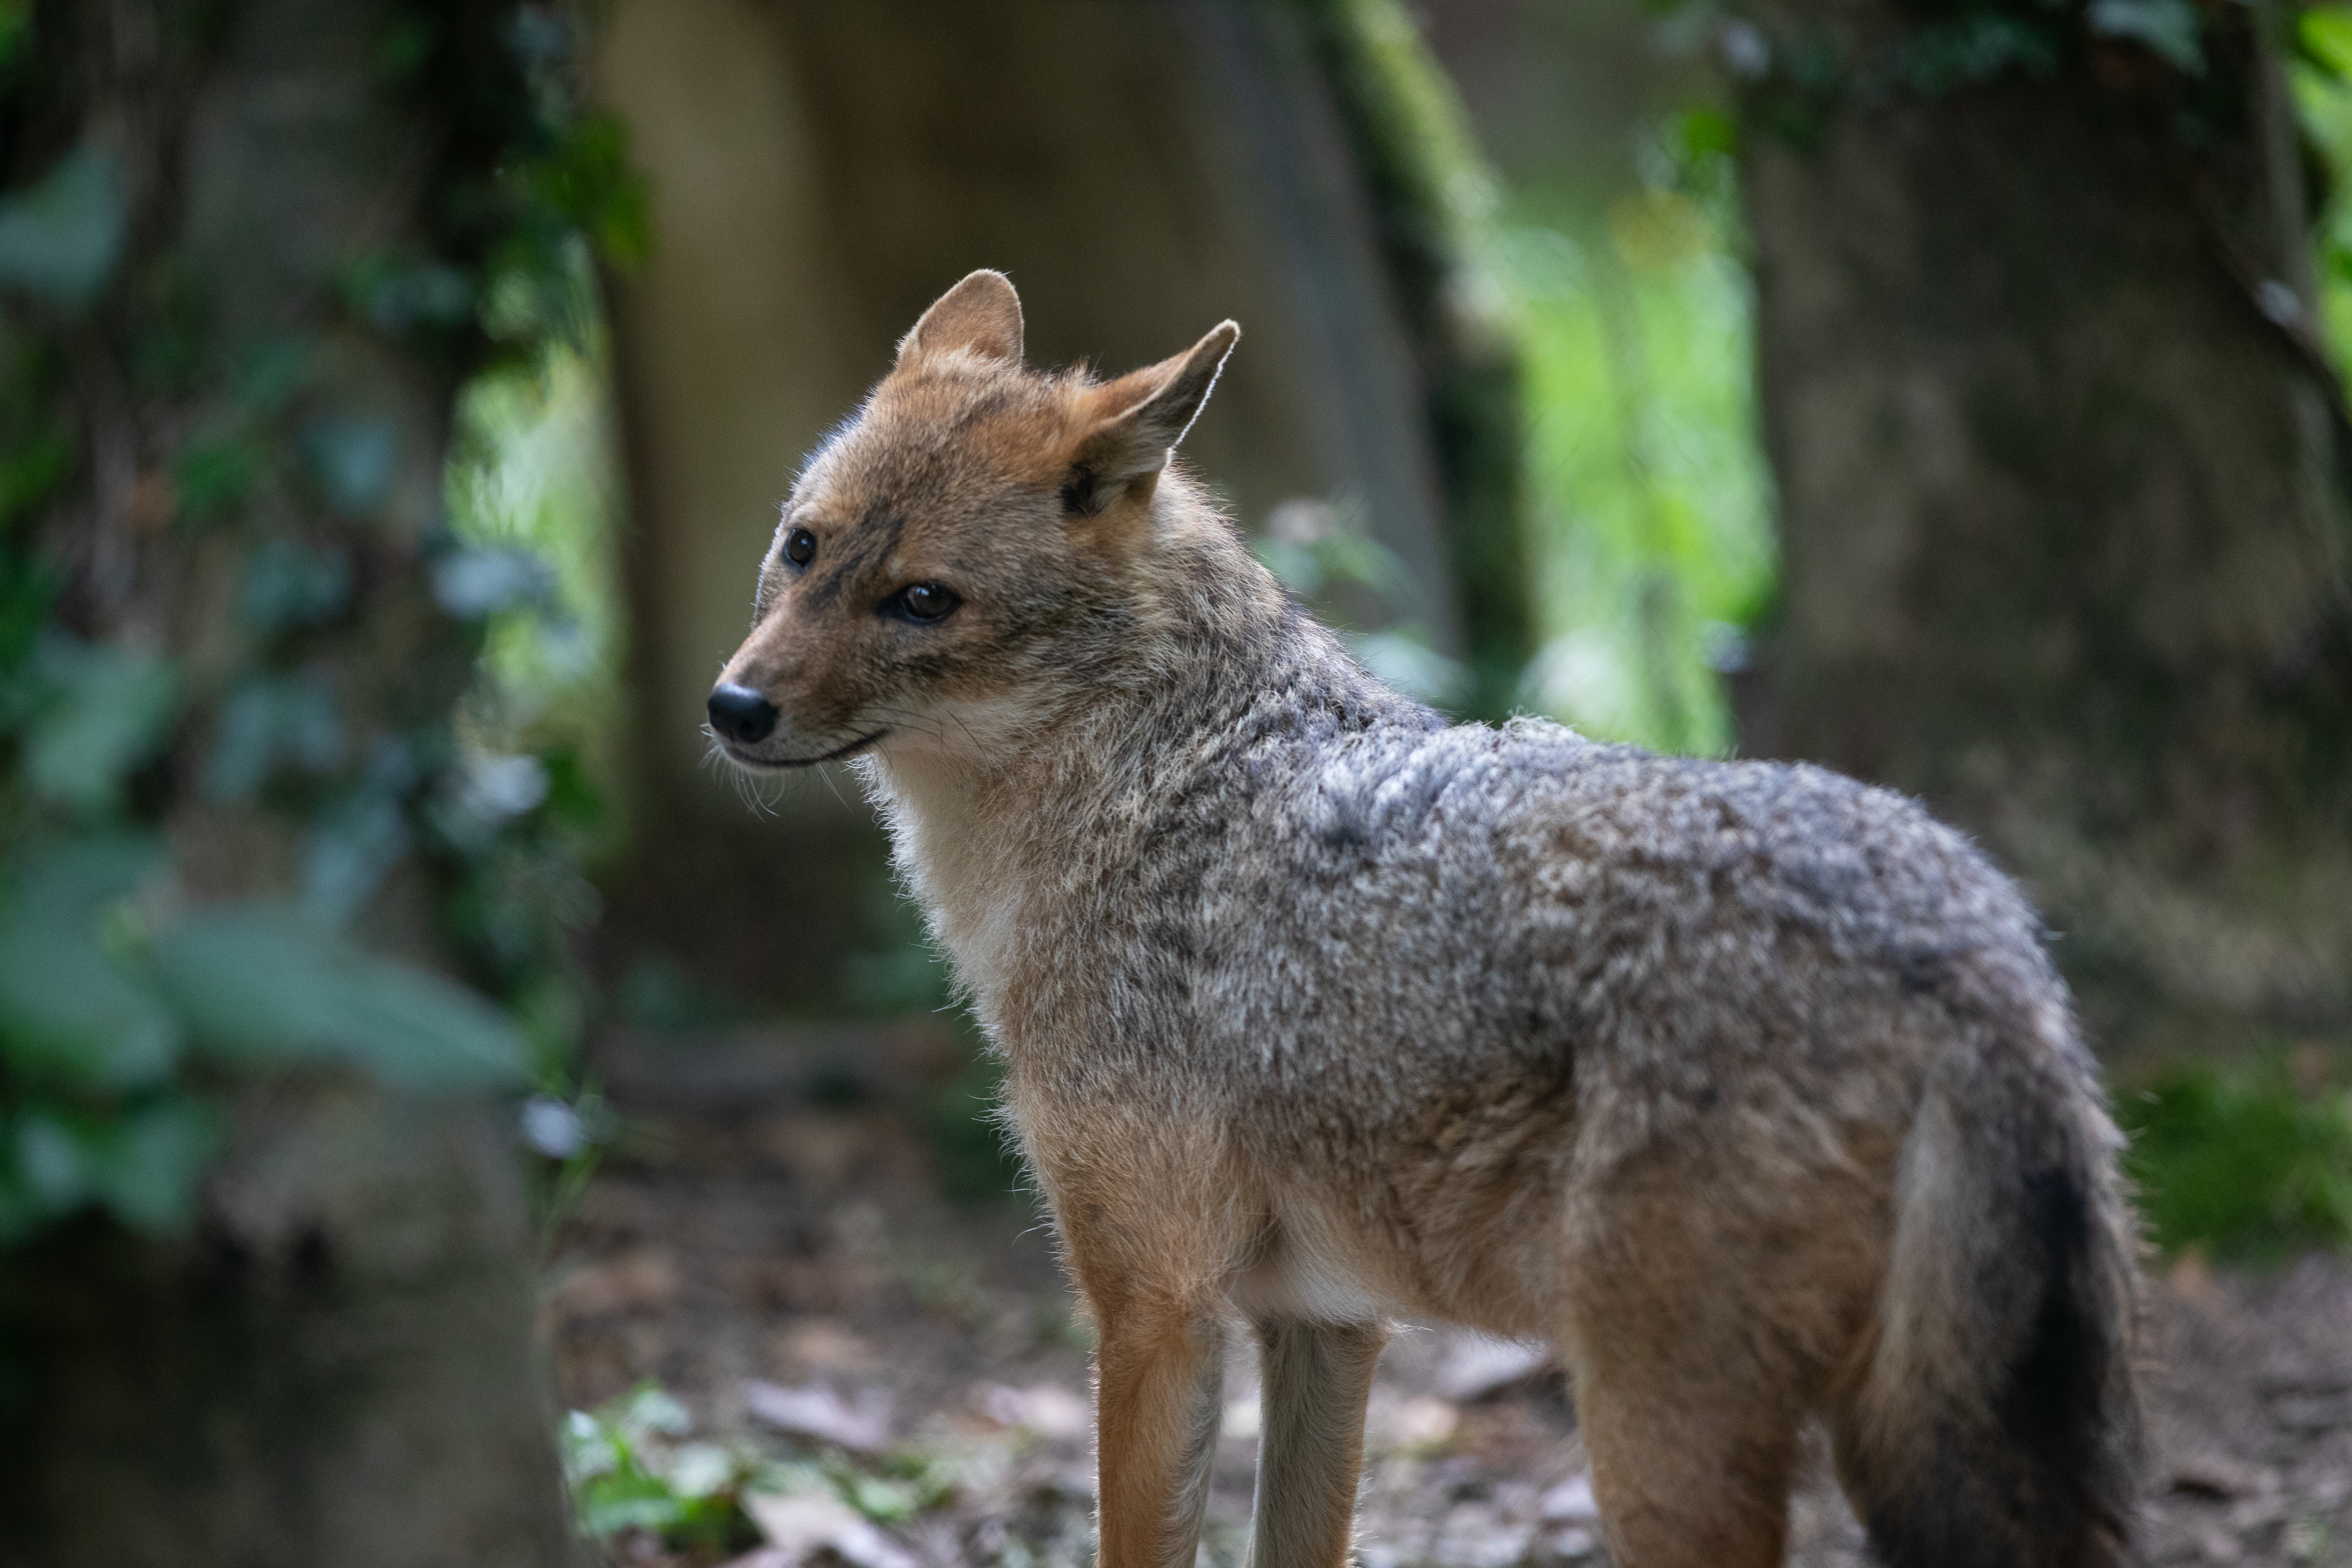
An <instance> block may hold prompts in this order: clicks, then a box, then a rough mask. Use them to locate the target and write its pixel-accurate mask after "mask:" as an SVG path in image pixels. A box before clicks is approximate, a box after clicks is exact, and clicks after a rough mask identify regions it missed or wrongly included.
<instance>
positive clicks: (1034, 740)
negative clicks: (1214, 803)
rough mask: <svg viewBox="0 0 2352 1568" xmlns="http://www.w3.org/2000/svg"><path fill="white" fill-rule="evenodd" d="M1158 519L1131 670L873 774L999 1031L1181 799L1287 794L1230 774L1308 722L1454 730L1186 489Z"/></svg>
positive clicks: (962, 972) (1106, 669)
mask: <svg viewBox="0 0 2352 1568" xmlns="http://www.w3.org/2000/svg"><path fill="white" fill-rule="evenodd" d="M1154 511H1155V514H1158V515H1155V517H1154V519H1153V524H1154V526H1153V529H1152V539H1151V542H1150V544H1149V545H1148V546H1147V547H1146V548H1145V549H1144V550H1142V551H1139V552H1138V553H1137V555H1136V556H1135V557H1134V558H1133V559H1132V560H1131V561H1130V562H1129V565H1128V567H1127V570H1126V572H1125V574H1124V582H1123V585H1122V595H1121V597H1120V600H1119V602H1118V603H1117V604H1116V605H1110V606H1107V607H1106V613H1107V614H1115V615H1116V616H1118V618H1119V619H1120V620H1121V621H1122V622H1123V624H1124V625H1126V626H1129V627H1130V628H1131V634H1130V635H1129V637H1127V638H1126V639H1125V643H1124V646H1122V647H1120V649H1119V650H1118V655H1117V657H1116V660H1115V662H1114V663H1112V664H1109V665H1107V666H1097V667H1093V668H1054V669H1053V670H1052V671H1051V673H1050V675H1049V677H1048V678H1047V679H1045V681H1044V682H1042V683H1039V684H1036V685H1034V686H1033V687H1032V688H1031V689H1027V690H1025V691H1017V692H1011V693H1008V694H1007V695H1006V696H1005V697H1004V698H1003V700H1002V702H1001V703H997V704H993V705H985V704H984V705H981V706H982V708H984V709H986V710H985V711H979V710H975V711H974V712H973V713H972V714H971V715H970V716H969V718H968V719H967V720H965V721H960V724H959V728H967V727H968V728H969V729H971V731H972V732H974V733H977V734H980V735H982V737H983V742H982V747H981V748H980V749H978V750H977V751H976V752H974V751H967V752H962V753H960V754H949V753H944V752H926V753H917V754H912V755H909V754H907V753H903V752H902V753H899V754H897V755H886V756H883V757H880V758H877V759H876V760H875V761H874V762H873V763H870V764H868V765H867V769H866V781H867V784H868V787H869V789H870V791H871V793H872V794H873V795H874V796H875V799H876V803H877V805H878V806H879V807H880V808H881V810H882V813H883V815H884V817H885V819H886V821H887V823H888V825H889V827H890V831H891V837H892V841H893V851H894V858H895V860H896V862H897V864H898V869H899V872H900V874H901V875H902V876H903V877H904V878H905V879H906V880H907V883H908V888H909V890H910V891H912V892H913V893H914V894H915V895H916V897H917V898H918V899H919V900H920V902H921V903H922V905H923V907H924V909H925V911H926V914H927V916H928V917H929V922H930V927H931V931H932V934H933V935H934V937H935V938H937V939H938V940H939V941H940V942H941V943H942V945H944V946H945V947H946V948H947V950H948V952H949V953H950V956H951V957H952V958H953V959H954V961H955V965H956V969H957V973H958V977H959V979H960V980H961V982H962V984H964V985H966V986H967V987H968V988H969V989H970V990H971V993H972V994H973V998H974V1000H975V1002H976V1003H977V1004H978V1005H979V1009H980V1012H981V1015H982V1020H983V1022H986V1023H988V1024H989V1025H990V1027H991V1032H992V1034H994V1033H997V1032H998V1031H997V1028H996V1020H997V1018H998V1017H999V1016H1001V1014H1002V1010H1003V1003H1004V1001H1005V999H1006V998H1007V997H1008V996H1009V995H1010V994H1012V993H1013V992H1015V991H1017V990H1019V989H1021V988H1022V986H1023V982H1022V979H1021V975H1022V973H1023V971H1024V968H1032V969H1034V967H1036V966H1037V965H1040V964H1044V965H1052V964H1055V963H1064V964H1066V963H1067V961H1068V957H1069V955H1068V954H1067V953H1066V952H1058V951H1055V943H1056V942H1057V936H1056V933H1057V932H1062V931H1069V930H1073V929H1079V928H1082V927H1083V926H1084V924H1085V922H1087V921H1106V920H1108V919H1110V917H1111V915H1112V911H1111V910H1110V909H1109V908H1108V905H1105V907H1103V908H1101V909H1097V908H1096V905H1097V903H1098V902H1099V901H1101V900H1103V899H1104V898H1105V897H1106V894H1107V889H1110V888H1112V887H1114V886H1115V885H1116V883H1117V881H1118V874H1119V872H1120V871H1121V870H1122V869H1123V868H1126V867H1129V866H1131V865H1133V864H1134V863H1136V861H1137V859H1138V858H1139V856H1140V855H1141V854H1142V853H1143V850H1144V847H1145V846H1146V845H1147V844H1148V843H1149V842H1150V839H1151V837H1152V836H1153V834H1154V833H1155V832H1157V831H1160V830H1161V829H1162V828H1163V827H1164V825H1165V824H1166V823H1167V821H1168V820H1169V819H1170V816H1171V809H1172V805H1173V803H1175V802H1177V801H1180V800H1182V799H1185V798H1188V797H1189V798H1192V799H1193V800H1195V801H1197V800H1198V799H1199V798H1200V797H1201V795H1202V792H1203V791H1207V792H1210V793H1216V792H1220V791H1224V790H1231V789H1239V788H1244V787H1264V786H1265V784H1267V783H1269V782H1274V781H1269V780H1267V779H1265V778H1264V777H1263V776H1259V777H1257V778H1256V779H1255V782H1254V783H1245V782H1244V781H1243V780H1242V778H1241V776H1240V775H1241V772H1242V770H1239V769H1236V768H1234V766H1233V763H1234V759H1235V758H1237V757H1238V756H1239V755H1240V754H1241V752H1244V750H1248V749H1250V747H1251V745H1252V742H1253V741H1254V740H1255V739H1256V738H1259V737H1263V736H1265V734H1267V733H1270V732H1273V733H1286V732H1297V731H1300V730H1301V729H1302V726H1301V725H1300V723H1299V721H1300V719H1301V717H1302V716H1304V715H1308V714H1313V715H1318V716H1321V717H1322V718H1323V720H1325V721H1328V720H1329V719H1330V716H1333V715H1339V716H1340V717H1339V727H1340V728H1351V727H1361V726H1362V725H1366V724H1370V723H1373V722H1379V721H1384V720H1385V721H1397V722H1403V723H1407V724H1410V725H1412V726H1413V727H1415V728H1420V727H1423V725H1424V724H1427V723H1434V722H1438V721H1436V720H1435V719H1434V718H1433V716H1432V715H1429V714H1428V713H1427V711H1426V710H1423V709H1421V708H1419V707H1418V706H1417V705H1415V704H1413V703H1411V702H1409V701H1407V700H1405V699H1403V698H1401V697H1398V696H1397V695H1395V694H1394V693H1392V692H1390V691H1388V690H1387V689H1385V688H1383V687H1381V685H1380V684H1379V683H1378V682H1377V681H1375V680H1373V679H1371V677H1370V676H1369V675H1367V674H1366V673H1365V672H1364V671H1363V670H1362V669H1360V668H1358V667H1357V666H1356V665H1355V664H1354V662H1353V661H1352V660H1350V659H1349V658H1348V656H1347V654H1346V652H1345V650H1344V648H1343V647H1341V645H1340V644H1339V640H1338V638H1337V637H1334V636H1333V635H1332V634H1331V633H1330V632H1329V631H1328V630H1327V629H1326V628H1324V627H1322V626H1318V625H1317V624H1316V623H1315V622H1314V621H1313V620H1311V619H1310V618H1308V617H1307V616H1306V615H1305V614H1304V613H1303V612H1301V611H1300V610H1299V609H1298V608H1297V605H1294V604H1292V603H1290V602H1289V601H1288V600H1287V599H1286V597H1285V596H1284V595H1283V593H1282V590H1281V588H1280V585H1279V584H1276V582H1275V580H1274V578H1273V576H1272V574H1270V573H1268V572H1267V571H1266V570H1265V567H1263V566H1262V565H1260V564H1259V563H1257V562H1256V561H1255V559H1254V558H1253V557H1252V556H1251V555H1250V553H1249V552H1248V551H1247V550H1246V549H1245V548H1244V546H1243V545H1242V543H1241V542H1240V540H1239V539H1238V538H1236V537H1235V536H1234V533H1233V531H1232V530H1231V529H1230V527H1229V526H1228V525H1227V524H1226V523H1225V522H1224V521H1223V519H1222V518H1220V517H1218V516H1217V515H1216V514H1215V512H1214V511H1213V510H1211V509H1210V508H1209V506H1208V505H1207V503H1206V502H1205V501H1204V500H1202V499H1201V498H1199V497H1198V495H1197V494H1196V493H1195V492H1192V490H1191V489H1190V487H1189V486H1184V485H1182V484H1181V482H1179V483H1175V484H1171V485H1169V486H1167V487H1166V490H1165V492H1164V493H1163V494H1162V495H1161V496H1160V497H1158V498H1155V501H1154ZM1080 646H1084V645H1083V644H1081V645H1080Z"/></svg>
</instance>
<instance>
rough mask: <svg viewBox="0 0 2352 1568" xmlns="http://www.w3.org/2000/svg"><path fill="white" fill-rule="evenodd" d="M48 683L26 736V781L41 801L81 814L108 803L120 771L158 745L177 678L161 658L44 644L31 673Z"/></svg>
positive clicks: (167, 732)
mask: <svg viewBox="0 0 2352 1568" xmlns="http://www.w3.org/2000/svg"><path fill="white" fill-rule="evenodd" d="M36 678H37V679H39V680H40V681H41V682H42V684H43V685H44V686H46V687H47V692H46V694H45V700H43V701H42V702H41V703H40V706H39V709H38V711H37V716H36V717H35V719H34V721H33V722H32V725H31V728H30V731H29V732H28V733H27V734H26V738H25V762H24V769H25V775H24V776H25V782H26V784H28V785H30V786H31V788H32V791H33V793H34V794H35V795H37V796H39V797H40V798H42V799H44V800H47V801H49V802H52V803H54V804H56V805H65V806H69V807H73V808H75V809H77V810H79V811H82V812H85V813H95V812H100V811H104V810H106V809H108V808H110V807H111V806H112V805H114V803H115V800H116V797H117V796H118V795H120V794H121V786H122V780H123V777H124V775H125V774H127V773H130V772H131V769H132V768H133V767H135V766H137V765H138V764H139V763H141V762H142V761H143V760H144V759H146V758H147V757H148V756H150V755H152V753H154V752H157V751H159V750H161V749H162V748H163V742H165V741H167V740H169V739H170V738H171V720H172V715H173V710H175V709H176V708H177V707H178V705H179V681H178V679H177V678H176V677H175V675H174V673H173V668H172V665H171V662H170V661H169V660H168V659H165V658H163V657H161V656H160V655H157V654H152V653H143V652H139V651H135V650H133V649H131V648H125V647H115V646H113V645H111V644H108V643H85V642H79V641H76V640H74V639H72V638H68V637H52V638H49V639H47V641H45V642H44V643H43V644H42V645H41V647H40V649H39V653H38V655H37V677H36Z"/></svg>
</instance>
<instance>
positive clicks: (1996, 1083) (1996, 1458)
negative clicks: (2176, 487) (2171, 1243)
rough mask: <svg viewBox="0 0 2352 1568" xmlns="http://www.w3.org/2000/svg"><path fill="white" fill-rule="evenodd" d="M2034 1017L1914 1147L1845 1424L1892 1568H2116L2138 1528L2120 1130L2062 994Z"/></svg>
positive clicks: (1924, 1118) (1933, 1101)
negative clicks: (1869, 1346) (1868, 1345)
mask: <svg viewBox="0 0 2352 1568" xmlns="http://www.w3.org/2000/svg"><path fill="white" fill-rule="evenodd" d="M2000 1011H2005V1012H2008V1013H2009V1018H2008V1020H2006V1021H2007V1023H2008V1024H2009V1026H2010V1029H2011V1030H2014V1029H2015V1028H2016V1027H2017V1026H2018V1022H2019V1020H2018V1015H2017V1011H2016V1010H2014V1009H2000ZM2029 1013H2030V1015H2038V1016H2031V1020H2030V1022H2029V1023H2028V1024H2027V1028H2028V1031H2029V1032H2030V1034H2031V1036H2032V1039H2031V1040H2030V1041H2029V1042H2020V1041H2019V1040H2018V1039H2017V1038H2016V1037H2015V1036H2014V1034H2011V1037H2010V1038H2009V1039H2007V1040H1996V1039H1994V1038H1991V1037H1990V1031H1991V1028H1992V1025H1991V1024H1990V1021H1988V1027H1987V1034H1988V1037H1986V1038H1982V1039H1979V1040H1974V1041H1969V1043H1968V1047H1964V1048H1962V1049H1959V1050H1957V1051H1955V1052H1953V1053H1951V1054H1950V1056H1948V1058H1946V1060H1945V1062H1944V1064H1943V1065H1942V1067H1941V1068H1939V1072H1938V1077H1937V1079H1936V1080H1935V1081H1934V1082H1932V1083H1931V1084H1930V1086H1929V1088H1928V1089H1927V1096H1926V1100H1925V1103H1924V1104H1923V1106H1922V1110H1921V1114H1920V1116H1919V1119H1918V1121H1916V1123H1915V1124H1914V1126H1913V1128H1912V1130H1911V1131H1910V1133H1909V1135H1908V1137H1907V1138H1906V1142H1905V1144H1904V1148H1903V1153H1902V1159H1901V1164H1900V1173H1899V1177H1898V1182H1897V1191H1896V1200H1895V1202H1896V1210H1895V1244H1894V1249H1893V1256H1892V1259H1891V1265H1890V1268H1889V1271H1888V1278H1887V1280H1886V1284H1885V1291H1884V1294H1883V1296H1882V1299H1881V1303H1880V1308H1879V1321H1878V1325H1877V1327H1878V1334H1877V1338H1876V1342H1875V1345H1874V1350H1873V1352H1872V1356H1871V1360H1870V1362H1869V1364H1868V1368H1867V1370H1866V1372H1865V1373H1864V1377H1863V1382H1862V1385H1861V1387H1860V1388H1859V1389H1858V1390H1857V1391H1856V1394H1855V1396H1854V1398H1853V1401H1852V1403H1851V1405H1850V1407H1849V1409H1848V1410H1847V1411H1846V1412H1845V1413H1844V1415H1843V1419H1840V1420H1839V1421H1837V1422H1836V1424H1835V1425H1836V1426H1837V1428H1838V1430H1837V1442H1838V1460H1839V1468H1840V1470H1841V1472H1842V1474H1843V1478H1844V1480H1845V1483H1846V1487H1847V1489H1848V1491H1849V1493H1850V1495H1851V1496H1852V1497H1853V1501H1854V1505H1855V1508H1856V1510H1858V1511H1859V1512H1860V1513H1861V1514H1862V1516H1863V1520H1864V1524H1865V1525H1866V1526H1867V1528H1868V1529H1869V1531H1870V1538H1871V1541H1872V1543H1873V1544H1874V1546H1875V1547H1876V1549H1877V1552H1878V1554H1879V1556H1880V1557H1881V1558H1882V1559H1883V1560H1884V1561H1885V1563H1887V1564H1888V1565H1889V1568H1993V1565H1996V1564H1999V1565H2002V1568H2011V1565H2014V1568H2109V1565H2112V1564H2116V1563H2119V1562H2120V1561H2121V1560H2122V1557H2123V1549H2124V1544H2125V1542H2126V1539H2127V1537H2128V1536H2129V1534H2130V1533H2131V1521H2132V1517H2133V1512H2134V1507H2133V1493H2134V1485H2135V1470H2136V1468H2137V1456H2138V1447H2139V1422H2138V1405H2137V1396H2136V1393H2135V1389H2134V1380H2133V1368H2132V1344H2133V1338H2134V1320H2135V1312H2136V1305H2135V1300H2134V1294H2135V1293H2134V1273H2135V1260H2136V1258H2137V1250H2138V1247H2137V1239H2136V1233H2135V1231H2134V1228H2133V1226H2132V1222H2131V1219H2130V1216H2129V1211H2128V1209H2127V1208H2126V1205H2125V1203H2124V1201H2123V1197H2122V1194H2121V1193H2120V1191H2119V1190H2118V1187H2117V1179H2116V1174H2115V1171H2114V1163H2115V1151H2116V1147H2117V1146H2118V1144H2119V1142H2120V1140H2119V1139H2118V1138H2117V1136H2116V1131H2115V1129H2114V1126H2113V1124H2112V1123H2111V1122H2110V1121H2109V1120H2108V1118H2107V1114H2106V1110H2105V1104H2104V1101H2103V1099H2102V1097H2101V1095H2100V1092H2099V1089H2098V1088H2097V1086H2096V1081H2095V1076H2094V1073H2093V1070H2092V1068H2091V1067H2090V1064H2089V1062H2088V1058H2087V1057H2086V1056H2085V1054H2084V1052H2083V1050H2082V1048H2081V1047H2080V1046H2079V1045H2077V1044H2076V1043H2075V1042H2074V1039H2073V1037H2072V1028H2071V1025H2070V1023H2069V1022H2068V1020H2067V1017H2066V1015H2065V1010H2064V1007H2063V1002H2060V1001H2056V1000H2053V1001H2051V1002H2049V1003H2047V1004H2045V1005H2041V1006H2037V1007H2034V1008H2032V1009H2030V1010H2029ZM1963 1032H1964V1033H1966V1032H1970V1031H1968V1030H1966V1029H1965V1028H1964V1031H1963ZM2021 1044H2023V1045H2024V1047H2025V1048H2023V1049H2020V1048H2019V1047H2020V1045H2021Z"/></svg>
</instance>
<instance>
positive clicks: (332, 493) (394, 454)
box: [302, 415, 400, 517]
mask: <svg viewBox="0 0 2352 1568" xmlns="http://www.w3.org/2000/svg"><path fill="white" fill-rule="evenodd" d="M302 456H303V458H304V459H305V460H306V461H308V463H309V464H310V477H311V478H312V479H315V480H316V481H317V482H318V486H319V492H320V494H321V495H323V496H325V497H326V499H327V504H329V505H330V506H331V507H333V508H334V509H335V510H338V511H341V512H344V513H347V514H348V515H350V516H352V517H371V516H373V515H374V514H375V513H376V511H378V510H381V509H382V507H383V503H384V500H385V498H387V497H388V496H390V495H391V493H392V481H393V479H394V474H395V473H396V471H397V469H398V466H399V462H400V433H399V432H398V431H396V430H394V428H393V427H392V424H391V421H389V420H385V419H378V418H375V417H373V416H367V415H344V416H332V417H321V418H318V419H313V420H311V421H310V423H309V424H308V425H305V426H303V427H302Z"/></svg>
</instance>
